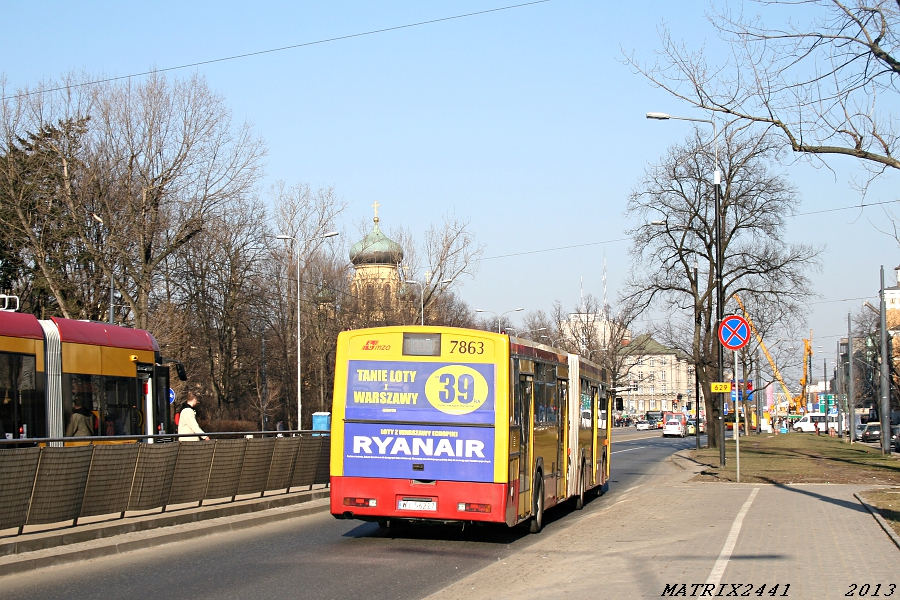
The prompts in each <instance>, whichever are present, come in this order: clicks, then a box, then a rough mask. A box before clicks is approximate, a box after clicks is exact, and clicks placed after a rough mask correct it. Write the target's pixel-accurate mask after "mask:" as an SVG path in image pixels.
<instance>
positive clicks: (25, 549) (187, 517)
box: [0, 488, 330, 577]
mask: <svg viewBox="0 0 900 600" xmlns="http://www.w3.org/2000/svg"><path fill="white" fill-rule="evenodd" d="M329 492H330V490H329V489H328V488H319V489H313V490H309V491H302V492H292V493H290V494H279V495H274V496H265V497H262V498H251V499H247V500H239V501H237V502H227V503H220V504H211V505H206V506H201V507H197V506H191V507H186V508H174V509H170V510H168V511H167V512H165V513H160V512H159V511H154V512H152V513H149V514H142V515H139V516H132V517H126V518H125V519H115V520H106V521H98V522H92V523H88V524H84V525H78V526H77V527H64V528H58V529H49V530H45V531H37V532H34V533H26V534H24V535H20V536H14V537H3V538H0V577H2V576H3V575H9V574H12V573H23V572H25V571H31V570H34V569H41V568H44V567H49V566H53V565H60V564H65V563H70V562H76V561H80V560H87V559H91V558H99V557H102V556H109V555H112V554H119V553H123V552H131V551H133V550H140V549H142V548H151V547H154V546H161V545H163V544H169V543H173V542H180V541H184V540H187V539H192V538H197V537H203V536H207V535H213V534H216V533H222V532H226V531H236V530H238V529H245V528H249V527H256V526H259V525H263V524H266V523H272V522H275V521H281V520H285V519H293V518H295V517H299V516H303V515H307V514H314V513H318V512H324V511H327V510H328V508H329Z"/></svg>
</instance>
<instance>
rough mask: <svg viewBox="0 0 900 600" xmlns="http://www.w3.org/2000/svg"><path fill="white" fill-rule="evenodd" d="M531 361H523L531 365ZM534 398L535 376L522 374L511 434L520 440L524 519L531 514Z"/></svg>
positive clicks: (520, 475)
mask: <svg viewBox="0 0 900 600" xmlns="http://www.w3.org/2000/svg"><path fill="white" fill-rule="evenodd" d="M529 362H530V361H521V363H529ZM533 398H534V375H530V374H524V373H523V374H520V375H519V382H518V385H517V386H516V393H515V406H514V407H513V425H512V427H511V428H510V429H511V431H510V434H511V436H512V435H515V436H516V437H517V438H518V441H519V444H518V447H519V450H518V463H519V469H518V471H519V473H518V474H519V502H518V504H519V510H518V517H519V518H520V519H521V518H524V517H526V516H527V515H528V514H529V513H530V512H531V463H532V457H531V454H532V452H531V448H532V444H531V410H532V408H531V407H532V403H533Z"/></svg>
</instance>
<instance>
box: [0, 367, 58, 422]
mask: <svg viewBox="0 0 900 600" xmlns="http://www.w3.org/2000/svg"><path fill="white" fill-rule="evenodd" d="M35 371H36V363H35V357H34V356H32V355H27V354H12V353H8V352H0V436H2V437H5V438H7V439H13V438H18V437H45V436H46V435H47V430H46V428H47V426H46V407H45V406H44V388H43V383H42V382H43V380H42V379H41V378H40V377H37V374H36V372H35Z"/></svg>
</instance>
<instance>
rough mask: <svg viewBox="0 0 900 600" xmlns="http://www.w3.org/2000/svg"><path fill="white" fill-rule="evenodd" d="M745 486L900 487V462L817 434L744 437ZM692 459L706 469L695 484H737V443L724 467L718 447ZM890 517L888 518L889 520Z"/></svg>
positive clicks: (731, 445) (729, 442) (730, 447)
mask: <svg viewBox="0 0 900 600" xmlns="http://www.w3.org/2000/svg"><path fill="white" fill-rule="evenodd" d="M740 451H741V482H742V483H781V484H791V483H851V484H857V485H866V484H871V485H895V486H900V461H898V460H896V459H895V458H893V457H891V456H889V455H882V454H881V451H880V450H878V449H875V448H872V447H871V446H868V445H866V444H859V443H856V444H850V443H849V442H848V441H847V440H843V439H840V438H832V437H828V436H824V435H823V436H816V435H814V434H802V433H790V434H787V435H771V434H762V435H756V434H751V435H749V436H746V437H741V442H740ZM691 456H692V458H694V460H696V461H697V462H699V463H702V464H705V465H707V468H705V469H704V470H703V472H702V473H700V474H699V475H697V476H696V477H695V481H723V482H730V481H737V473H736V469H735V467H736V464H737V461H736V460H735V443H734V440H727V441H726V443H725V467H724V468H722V467H719V450H718V448H702V449H700V450H699V451H697V450H694V451H693V452H692V453H691ZM885 518H887V517H885Z"/></svg>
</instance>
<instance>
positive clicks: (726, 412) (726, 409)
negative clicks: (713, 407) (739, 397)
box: [725, 402, 728, 415]
mask: <svg viewBox="0 0 900 600" xmlns="http://www.w3.org/2000/svg"><path fill="white" fill-rule="evenodd" d="M725 414H726V415H727V414H728V403H727V402H726V403H725Z"/></svg>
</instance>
